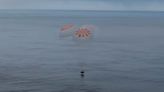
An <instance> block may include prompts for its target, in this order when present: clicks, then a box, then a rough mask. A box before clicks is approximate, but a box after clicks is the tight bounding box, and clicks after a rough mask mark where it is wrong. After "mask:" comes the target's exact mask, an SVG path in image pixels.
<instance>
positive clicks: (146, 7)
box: [0, 0, 164, 11]
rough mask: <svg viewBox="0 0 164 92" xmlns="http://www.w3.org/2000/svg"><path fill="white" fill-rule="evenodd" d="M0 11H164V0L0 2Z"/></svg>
mask: <svg viewBox="0 0 164 92" xmlns="http://www.w3.org/2000/svg"><path fill="white" fill-rule="evenodd" d="M0 9H55V10H137V11H138V10H139V11H164V0H0Z"/></svg>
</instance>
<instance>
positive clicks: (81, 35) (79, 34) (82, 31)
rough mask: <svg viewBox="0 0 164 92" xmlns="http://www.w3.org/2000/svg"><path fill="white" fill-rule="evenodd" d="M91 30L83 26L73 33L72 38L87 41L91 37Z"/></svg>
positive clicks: (89, 27)
mask: <svg viewBox="0 0 164 92" xmlns="http://www.w3.org/2000/svg"><path fill="white" fill-rule="evenodd" d="M92 31H93V28H91V26H87V25H83V26H81V27H80V28H79V29H78V30H76V31H75V32H74V38H75V39H77V40H89V39H91V38H92V36H93V32H92Z"/></svg>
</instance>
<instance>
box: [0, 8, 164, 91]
mask: <svg viewBox="0 0 164 92" xmlns="http://www.w3.org/2000/svg"><path fill="white" fill-rule="evenodd" d="M67 23H73V24H75V25H77V26H80V25H83V24H92V25H95V26H96V31H94V37H93V39H92V40H90V41H89V42H87V43H85V42H75V41H74V40H72V38H71V37H70V38H59V29H60V27H61V26H62V25H64V24H67ZM81 69H84V70H85V77H84V78H81V76H80V70H81ZM163 91H164V12H139V11H138V12H137V11H136V12H133V11H129V12H121V11H120V12H119V11H110V12H109V11H53V10H26V11H25V10H24V11H23V10H22V11H21V10H1V11H0V92H163Z"/></svg>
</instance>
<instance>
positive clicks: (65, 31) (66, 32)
mask: <svg viewBox="0 0 164 92" xmlns="http://www.w3.org/2000/svg"><path fill="white" fill-rule="evenodd" d="M75 29H76V27H75V26H74V25H73V24H65V25H64V26H62V27H61V29H60V37H69V36H72V34H73V32H74V30H75Z"/></svg>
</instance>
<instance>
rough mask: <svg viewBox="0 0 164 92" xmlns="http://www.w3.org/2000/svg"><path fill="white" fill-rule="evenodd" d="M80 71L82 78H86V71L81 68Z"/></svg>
mask: <svg viewBox="0 0 164 92" xmlns="http://www.w3.org/2000/svg"><path fill="white" fill-rule="evenodd" d="M80 73H81V74H80V76H81V78H84V73H85V72H84V70H81V71H80Z"/></svg>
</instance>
